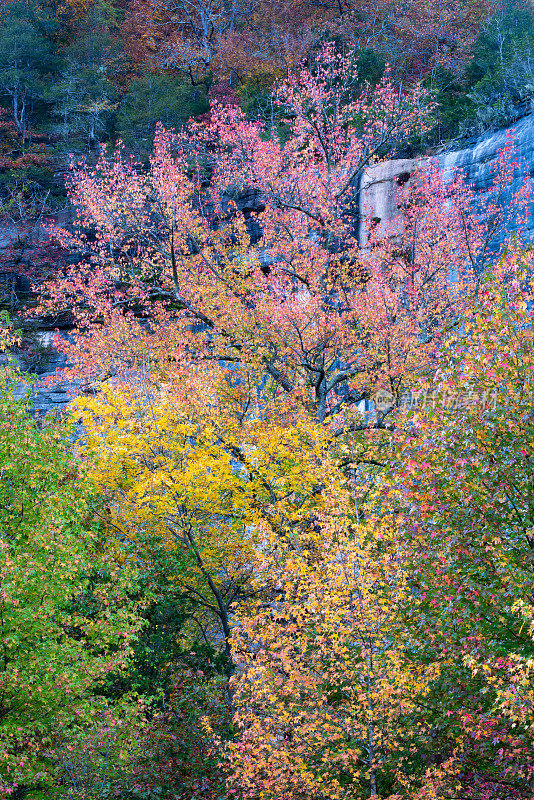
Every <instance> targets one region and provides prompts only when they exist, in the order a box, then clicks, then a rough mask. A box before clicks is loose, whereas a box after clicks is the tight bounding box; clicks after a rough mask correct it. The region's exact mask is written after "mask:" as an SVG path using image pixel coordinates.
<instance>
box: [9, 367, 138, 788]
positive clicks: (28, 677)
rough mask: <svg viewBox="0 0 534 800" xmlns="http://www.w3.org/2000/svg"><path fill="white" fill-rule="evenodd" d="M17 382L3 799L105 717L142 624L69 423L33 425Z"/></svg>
mask: <svg viewBox="0 0 534 800" xmlns="http://www.w3.org/2000/svg"><path fill="white" fill-rule="evenodd" d="M13 377H16V376H14V375H12V374H10V372H9V370H8V373H7V374H6V376H5V377H4V381H3V387H2V390H1V392H0V797H2V796H4V795H6V794H9V793H10V792H12V791H13V790H14V789H15V788H16V787H17V786H19V787H20V786H24V787H26V788H30V787H32V786H37V785H38V784H43V783H45V784H46V783H48V782H49V781H50V780H51V777H52V775H53V774H54V771H55V766H54V753H53V750H52V749H51V745H52V740H53V737H54V735H55V734H56V733H57V731H58V730H62V731H64V735H65V736H68V735H69V733H68V732H69V731H70V730H71V729H72V728H73V727H74V728H76V727H78V726H79V725H80V724H84V723H88V722H89V721H90V720H94V719H96V718H97V717H98V715H99V714H101V713H102V712H103V711H104V710H105V707H106V701H105V700H104V699H103V698H101V697H96V696H95V694H94V691H95V689H96V688H97V687H98V686H101V685H102V684H103V682H104V681H105V680H106V676H107V675H108V674H109V673H110V672H111V671H113V672H120V671H121V670H122V669H123V668H124V666H125V664H126V663H127V662H128V659H129V657H130V652H131V644H132V641H133V639H134V637H135V634H136V631H137V630H138V627H139V620H138V619H137V617H136V614H135V606H134V604H133V603H132V602H131V601H130V600H129V599H128V589H129V586H130V585H131V583H132V581H133V580H134V575H133V573H132V570H131V569H129V568H127V567H126V566H120V565H119V563H118V562H117V561H116V559H115V557H114V554H113V552H112V551H111V550H110V549H109V548H108V547H107V546H106V544H105V541H104V538H103V526H102V524H101V522H100V521H99V519H98V506H97V504H96V502H95V501H93V500H91V498H89V497H88V496H87V495H86V494H85V493H84V492H83V491H82V488H81V484H80V480H79V473H78V468H77V466H76V465H75V464H74V463H73V461H72V460H71V458H70V456H69V454H68V444H69V436H70V434H71V431H70V429H69V427H67V426H65V425H64V424H63V423H61V422H60V421H58V420H56V419H45V420H40V421H39V422H38V421H36V420H34V419H32V417H31V416H30V415H29V413H28V408H27V406H26V404H25V403H24V402H22V403H17V402H15V401H14V400H13V398H12V394H11V389H12V378H13ZM96 576H98V579H96ZM103 576H105V579H103Z"/></svg>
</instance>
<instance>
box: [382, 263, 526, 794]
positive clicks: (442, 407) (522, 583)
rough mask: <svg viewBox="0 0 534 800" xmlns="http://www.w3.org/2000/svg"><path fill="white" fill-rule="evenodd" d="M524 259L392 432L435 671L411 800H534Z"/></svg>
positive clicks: (414, 620)
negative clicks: (427, 739) (453, 799)
mask: <svg viewBox="0 0 534 800" xmlns="http://www.w3.org/2000/svg"><path fill="white" fill-rule="evenodd" d="M531 260H532V258H531V253H530V252H528V251H527V252H523V251H521V250H520V249H515V248H513V249H511V250H509V251H508V253H507V254H506V256H505V257H504V258H503V260H502V262H501V264H500V266H499V268H498V269H496V270H495V272H494V274H493V275H491V276H489V277H488V279H487V280H486V281H485V282H484V283H483V284H482V286H481V291H480V295H479V301H478V303H477V304H476V305H475V306H474V307H473V308H472V309H470V310H469V311H468V312H467V313H466V316H465V319H464V325H463V326H462V329H461V330H460V331H459V333H458V336H457V337H456V338H455V339H454V340H453V341H451V343H450V345H449V347H448V348H447V349H446V350H445V351H444V352H443V353H442V355H441V359H440V370H439V372H438V374H437V375H436V377H435V380H434V382H433V383H431V384H428V385H422V386H421V394H420V395H419V399H418V400H417V399H415V400H414V402H415V403H416V407H415V409H414V411H413V413H412V416H411V420H410V423H409V425H408V427H407V429H406V431H405V432H403V433H400V432H399V452H400V454H401V462H400V463H401V469H400V472H399V475H400V478H401V480H402V483H403V486H404V489H403V490H401V492H400V496H399V493H398V492H396V490H395V488H394V487H393V486H390V489H389V490H390V491H391V492H392V495H395V494H397V497H396V500H394V502H393V506H395V505H397V510H398V509H399V508H401V509H402V510H403V511H404V513H406V511H407V510H408V509H409V511H408V513H407V514H406V518H405V523H404V526H403V527H404V530H405V540H406V546H407V549H408V551H409V552H411V556H410V561H411V567H410V572H411V574H412V575H413V579H414V581H416V584H417V587H418V592H420V597H421V602H420V604H419V606H418V608H417V612H416V613H415V614H411V613H410V614H409V618H410V620H411V623H410V624H411V630H412V631H413V633H414V637H415V638H416V639H418V640H419V645H418V646H417V647H416V649H415V652H416V653H417V658H418V660H424V661H426V660H427V659H437V660H439V661H440V663H442V665H443V670H442V674H441V677H440V680H439V682H438V683H437V684H436V686H435V687H434V689H433V691H432V692H431V693H430V695H429V697H428V698H427V701H426V709H425V710H424V712H423V713H424V715H425V717H426V719H427V720H428V722H429V724H431V725H432V726H433V728H434V737H433V741H432V744H431V746H430V747H428V749H427V750H426V752H425V749H424V748H422V750H421V754H422V756H423V758H424V760H426V763H427V777H426V782H425V784H424V788H423V789H421V790H420V791H419V792H418V793H417V792H416V793H415V796H416V797H417V798H430V797H436V796H438V797H442V796H449V793H451V792H455V791H460V792H461V794H462V795H463V796H465V797H468V798H480V797H484V798H500V797H504V796H506V797H509V798H520V797H525V798H526V797H531V794H532V780H533V777H534V776H533V773H532V761H531V758H530V753H529V750H530V743H531V740H532V710H533V683H532V680H533V675H532V653H533V650H532V608H531V597H532V546H533V540H532V468H531V458H532V445H531V440H532V431H531V425H532V373H533V365H532V363H531V360H532V359H531V350H532V348H531V339H532V304H531V297H532V287H531V278H530V274H531ZM403 495H404V496H403ZM390 508H391V506H390ZM401 513H402V512H401Z"/></svg>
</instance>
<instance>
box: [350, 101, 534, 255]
mask: <svg viewBox="0 0 534 800" xmlns="http://www.w3.org/2000/svg"><path fill="white" fill-rule="evenodd" d="M510 135H513V137H514V152H515V156H516V158H517V161H518V167H517V169H516V170H515V173H514V177H513V180H512V183H511V185H510V187H509V189H507V190H506V191H505V192H504V194H503V196H502V198H501V202H502V203H503V205H504V206H506V205H510V203H511V201H512V198H513V196H514V195H515V194H516V192H517V191H518V189H520V188H521V186H522V185H524V183H525V182H526V181H527V180H528V179H530V178H531V177H532V176H533V175H534V115H530V116H528V117H525V118H524V119H522V120H520V121H519V122H517V123H515V125H513V126H511V127H510V128H506V129H505V130H501V131H497V132H496V133H492V134H488V135H486V136H482V137H480V138H478V139H476V140H474V141H473V143H472V144H471V145H470V146H469V147H466V148H464V149H462V150H457V151H453V152H450V153H445V154H442V155H438V156H436V158H435V160H436V163H437V164H438V165H439V166H440V167H441V168H442V170H443V176H444V179H445V181H449V180H452V178H453V176H454V174H455V173H456V171H457V170H459V169H462V170H463V171H464V173H465V176H466V179H467V182H468V183H469V184H470V185H471V186H472V187H473V189H474V190H475V193H476V196H477V198H479V199H480V203H481V204H483V202H484V199H485V197H486V196H487V194H488V191H489V189H490V187H491V184H492V181H493V179H494V178H495V175H496V173H497V170H498V160H499V153H500V151H501V150H502V149H503V148H504V147H505V146H506V144H507V142H508V140H509V136H510ZM421 163H422V160H421V159H419V160H417V159H399V160H393V161H387V162H385V163H383V164H378V165H377V166H375V167H371V168H369V169H368V170H366V172H365V174H364V175H363V177H362V181H361V185H360V214H361V216H362V218H364V217H365V218H366V219H369V218H370V217H371V218H374V219H375V222H376V224H379V225H381V226H385V225H387V224H388V223H391V222H392V221H393V219H394V217H395V215H396V211H397V202H398V199H397V198H398V186H399V183H400V184H403V183H405V182H406V181H408V180H409V178H410V176H411V174H412V173H413V171H414V170H415V168H416V167H417V166H420V165H421ZM517 227H518V225H515V223H514V221H513V220H512V223H511V225H510V226H509V228H508V230H506V231H503V232H502V234H501V236H500V239H501V242H502V241H503V240H504V238H505V236H506V234H507V233H509V232H510V231H512V230H514V228H517ZM526 227H527V230H526V232H527V235H528V236H529V238H530V239H531V240H534V204H532V205H531V208H530V210H529V214H528V219H527V226H526ZM365 229H366V223H365V221H364V219H362V222H361V225H360V241H361V243H362V244H363V245H365V242H366V230H365Z"/></svg>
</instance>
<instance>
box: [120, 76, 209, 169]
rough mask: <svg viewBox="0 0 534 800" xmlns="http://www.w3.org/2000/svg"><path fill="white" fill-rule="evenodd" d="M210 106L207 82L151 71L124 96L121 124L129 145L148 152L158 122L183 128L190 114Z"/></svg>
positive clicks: (129, 88) (198, 112)
mask: <svg viewBox="0 0 534 800" xmlns="http://www.w3.org/2000/svg"><path fill="white" fill-rule="evenodd" d="M207 110H208V101H207V96H206V91H205V86H204V85H203V84H202V85H200V86H196V87H195V86H190V85H188V84H186V83H185V82H184V81H182V80H180V79H179V78H173V77H169V76H168V75H161V74H157V73H149V74H148V75H145V76H143V77H142V78H139V79H136V80H134V81H132V82H131V83H130V84H129V86H128V88H127V90H126V93H125V95H124V97H123V99H122V102H121V105H120V109H119V113H118V117H117V127H118V130H119V133H120V136H121V138H122V139H123V141H124V142H125V144H126V145H127V146H128V147H131V148H132V149H134V150H135V151H136V152H137V153H139V154H143V155H144V154H146V153H148V152H149V150H150V149H151V147H152V142H153V139H154V133H155V130H156V124H157V123H158V122H162V123H163V124H164V125H165V126H166V127H168V128H179V127H180V126H181V125H183V124H184V123H185V122H187V120H188V119H189V117H193V116H196V115H198V114H203V113H204V112H206V111H207Z"/></svg>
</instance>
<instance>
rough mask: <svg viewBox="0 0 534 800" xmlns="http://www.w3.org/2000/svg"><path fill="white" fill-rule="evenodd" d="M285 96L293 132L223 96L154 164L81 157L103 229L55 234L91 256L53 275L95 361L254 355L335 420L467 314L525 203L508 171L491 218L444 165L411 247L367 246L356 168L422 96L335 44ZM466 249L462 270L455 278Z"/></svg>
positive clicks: (416, 217)
mask: <svg viewBox="0 0 534 800" xmlns="http://www.w3.org/2000/svg"><path fill="white" fill-rule="evenodd" d="M278 98H279V103H280V104H283V106H284V108H285V110H286V113H287V115H288V125H289V126H290V131H291V135H290V137H289V140H288V142H287V143H286V144H285V145H282V143H281V142H280V141H279V140H278V139H277V138H276V137H275V136H272V137H270V138H269V137H266V136H265V135H264V133H263V131H262V127H261V126H260V125H259V124H257V123H251V122H247V121H246V120H245V119H244V117H243V115H242V114H241V112H240V111H239V109H238V108H236V107H235V106H218V105H215V106H214V107H213V110H212V114H211V117H210V119H209V121H208V122H207V123H202V124H199V125H197V126H196V128H195V129H194V130H193V135H194V138H193V139H191V138H189V139H188V140H187V142H186V144H187V148H186V146H185V145H184V141H183V140H180V139H179V138H176V137H175V136H174V135H173V134H171V133H169V132H165V131H163V130H160V131H159V134H158V136H157V138H156V142H155V149H154V154H153V156H152V158H151V167H150V170H149V171H148V172H142V171H141V170H140V169H139V168H138V167H137V166H136V164H135V163H134V162H133V161H129V160H128V159H126V158H124V157H122V155H121V152H120V151H119V153H118V154H117V155H115V156H114V157H112V158H110V159H108V158H107V157H106V156H105V155H103V156H102V157H101V159H100V160H99V163H98V165H97V168H96V170H95V171H91V170H89V169H88V168H87V167H84V166H82V167H80V168H78V169H75V170H74V172H73V180H72V185H71V199H72V202H73V204H74V205H75V207H76V208H77V210H78V225H79V227H80V228H84V229H86V230H87V229H89V228H92V229H93V230H94V232H95V237H96V238H95V241H94V242H90V241H89V239H88V238H87V237H86V236H85V235H84V234H83V233H82V235H81V236H77V235H74V236H73V235H72V234H70V233H68V232H66V231H63V232H62V231H55V235H56V237H57V239H58V240H59V241H61V242H62V243H63V244H64V245H65V246H66V247H77V248H78V249H80V250H81V251H82V252H83V253H84V254H85V257H86V264H85V266H82V265H77V266H76V267H75V268H73V269H72V270H70V272H69V273H68V274H67V275H66V276H65V278H64V279H63V280H61V281H59V282H57V283H56V284H54V285H50V286H49V287H48V292H49V297H48V299H47V300H46V301H45V302H46V305H47V307H49V308H50V307H53V308H56V309H57V308H59V307H65V306H69V308H72V309H73V310H74V313H75V314H76V316H77V321H78V325H79V339H78V341H79V343H80V344H81V343H82V342H83V346H81V347H78V348H76V349H75V351H73V353H72V355H73V358H74V359H75V361H77V362H78V364H79V366H80V367H81V368H83V369H84V370H85V372H86V374H90V375H91V376H92V377H93V378H96V379H98V378H102V377H105V375H106V374H107V375H117V376H124V375H125V374H126V372H128V371H132V370H133V371H134V372H135V370H137V369H138V368H140V367H141V368H142V369H145V368H146V369H148V372H150V371H151V370H152V368H154V369H155V371H156V372H157V370H158V369H160V368H162V369H164V370H165V371H166V374H167V375H170V374H171V373H173V371H174V373H175V374H176V375H178V374H179V370H180V369H182V368H186V365H187V364H191V363H199V364H200V363H206V362H207V361H210V360H211V361H217V360H222V361H225V362H226V363H229V364H241V365H248V366H249V367H250V368H251V369H253V370H259V372H260V373H263V374H265V376H266V379H267V380H268V381H269V382H270V384H272V385H273V386H278V387H280V388H281V389H282V390H283V391H284V392H287V393H288V394H292V395H295V396H299V397H301V399H302V402H303V404H304V406H305V407H306V408H308V409H309V411H310V412H311V413H312V414H313V415H314V416H315V417H316V418H317V419H320V420H324V419H326V418H327V417H333V416H334V415H335V414H337V413H338V412H339V411H340V410H341V408H342V406H346V407H348V406H350V405H355V404H356V403H358V402H359V401H360V400H361V399H363V398H365V397H367V396H369V395H370V394H371V393H372V392H373V391H374V390H376V388H378V386H379V385H380V384H381V383H384V382H387V383H388V384H389V385H392V386H393V389H394V391H395V392H397V391H399V390H400V387H401V384H402V380H403V377H402V376H403V374H405V375H408V374H409V373H410V371H412V370H413V369H415V368H416V364H422V363H424V362H425V360H428V358H430V355H431V352H432V351H433V350H434V349H435V347H436V346H437V344H438V342H439V339H440V335H441V333H443V331H444V330H445V329H446V328H447V326H449V325H450V324H453V323H454V321H455V320H456V319H458V316H459V315H460V314H461V308H462V304H463V303H464V302H465V299H466V297H467V296H468V293H469V286H470V285H471V287H472V286H473V285H474V281H475V279H476V274H475V273H477V272H478V270H479V269H482V267H483V264H484V259H485V258H486V257H487V256H488V254H489V253H490V252H491V247H492V244H493V243H494V241H495V238H496V235H498V234H499V232H500V224H499V221H501V223H502V220H504V219H505V218H506V217H507V214H508V213H509V210H506V209H500V208H499V205H498V195H499V192H500V191H501V188H502V183H503V181H504V180H506V178H507V176H508V174H509V170H508V171H506V170H505V171H504V173H502V174H499V175H498V176H497V177H496V181H495V186H494V189H493V190H492V191H491V192H490V194H489V198H488V205H487V208H486V214H482V216H479V215H478V214H477V215H476V216H475V215H472V214H470V213H469V209H470V208H472V195H471V194H470V190H469V189H468V187H467V186H466V184H465V182H462V181H461V180H458V181H456V182H453V183H452V184H450V185H449V187H447V188H446V187H445V186H444V185H443V183H440V179H439V176H438V174H437V173H435V172H434V173H432V172H431V173H429V176H428V177H427V178H425V177H424V176H423V177H422V178H421V179H420V180H419V182H417V179H416V180H415V181H412V182H411V183H408V185H407V186H406V187H405V190H404V192H405V194H406V197H405V200H406V202H405V204H404V206H403V209H402V215H403V216H404V222H405V226H406V227H405V228H403V227H402V225H401V226H399V227H398V230H397V238H398V241H399V246H397V247H395V248H393V247H392V244H391V236H390V233H391V232H390V231H387V232H386V231H378V232H375V234H374V237H373V241H372V245H373V246H372V247H369V246H367V243H365V242H363V243H362V242H361V239H360V237H361V229H362V228H363V229H365V220H363V221H362V219H361V209H360V208H359V206H357V204H356V201H355V193H356V192H357V187H358V182H359V180H360V179H361V176H362V174H363V172H364V171H365V169H366V168H367V167H369V166H370V165H371V164H375V163H377V162H378V159H379V158H381V157H384V156H385V155H386V154H392V153H394V152H395V148H396V147H397V146H398V145H400V144H401V143H402V142H404V141H405V139H406V137H408V136H409V135H411V134H412V132H413V131H414V130H415V129H416V128H417V126H418V125H419V122H420V105H419V104H420V102H421V98H420V95H419V94H417V93H415V94H413V95H411V96H409V97H407V96H402V95H401V96H399V94H398V92H397V91H396V90H395V89H394V87H393V86H392V85H391V84H390V83H389V82H388V79H387V77H386V78H384V79H383V81H382V82H381V83H380V84H379V85H378V86H377V88H376V89H375V90H374V91H371V90H370V89H368V88H367V89H366V88H365V86H362V85H361V83H359V82H358V81H357V76H355V74H354V68H353V62H352V60H351V58H350V57H349V58H345V59H343V58H341V57H340V56H338V55H337V54H336V53H335V51H334V49H333V48H331V47H327V48H326V49H325V50H324V51H323V53H322V56H321V58H320V60H319V65H318V68H317V71H316V73H314V74H312V73H311V72H309V71H307V70H303V71H301V72H299V73H298V74H296V75H294V76H293V77H292V78H291V79H289V80H288V81H287V82H285V83H284V84H282V86H281V87H280V89H279V93H278ZM192 142H193V143H194V144H193V145H192V144H191V143H192ZM191 147H193V149H191ZM507 169H508V168H507ZM208 175H210V176H211V177H210V179H209V183H210V185H209V187H208V188H206V187H205V184H206V182H207V176H208ZM247 192H248V193H249V196H251V197H255V198H260V201H259V202H258V204H257V205H258V207H260V208H261V209H262V211H261V212H260V213H259V216H258V217H257V219H258V222H259V223H260V225H261V229H262V237H261V241H259V242H256V243H255V244H254V245H253V244H251V238H250V235H249V230H250V224H249V223H248V221H247V220H245V219H243V217H242V216H241V215H240V214H238V213H237V211H236V207H235V203H234V199H235V200H236V201H237V203H239V197H240V195H241V196H242V195H243V194H244V195H245V196H247V195H246V193H247ZM402 195H403V191H402V190H401V188H400V187H399V201H400V200H401V198H402ZM400 204H401V206H402V205H403V204H402V203H400ZM436 204H437V205H438V207H439V209H440V211H439V219H440V222H439V225H438V228H439V231H438V230H437V229H436V225H435V224H434V222H433V215H434V214H435V213H436V209H435V206H436ZM482 211H484V209H483V210H482ZM247 224H248V225H249V227H247ZM379 234H380V235H379ZM399 237H400V238H399ZM403 240H404V244H403V243H402V242H403ZM362 244H365V245H366V246H365V247H362ZM451 259H452V262H451ZM452 264H456V265H457V266H458V270H459V271H461V273H462V285H461V286H459V287H457V288H456V289H455V290H454V292H452V293H451V291H450V290H449V275H450V271H451V266H452ZM82 296H83V298H84V300H83V303H81V304H80V303H79V299H81V297H82ZM142 317H149V318H150V320H151V323H150V326H148V327H147V326H146V325H144V323H143V322H142ZM148 354H150V356H149V360H148ZM163 364H165V367H164V368H163ZM150 365H151V366H150ZM158 365H159V366H158ZM173 380H179V378H178V377H176V378H173Z"/></svg>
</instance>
